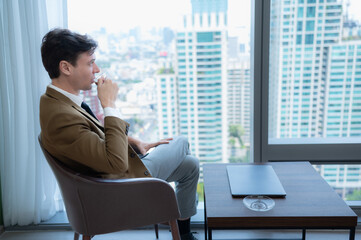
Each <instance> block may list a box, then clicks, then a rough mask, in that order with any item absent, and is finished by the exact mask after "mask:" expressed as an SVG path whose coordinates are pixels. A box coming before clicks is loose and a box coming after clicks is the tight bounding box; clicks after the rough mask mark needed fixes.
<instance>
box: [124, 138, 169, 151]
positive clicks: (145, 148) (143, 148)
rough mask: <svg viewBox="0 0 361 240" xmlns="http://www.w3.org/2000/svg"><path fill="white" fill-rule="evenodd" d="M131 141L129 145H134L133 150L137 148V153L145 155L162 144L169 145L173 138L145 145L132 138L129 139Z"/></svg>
mask: <svg viewBox="0 0 361 240" xmlns="http://www.w3.org/2000/svg"><path fill="white" fill-rule="evenodd" d="M128 139H129V143H130V145H132V147H133V148H135V149H136V150H138V151H137V152H139V153H140V154H142V155H145V154H146V153H147V152H148V151H149V149H151V148H153V147H156V146H159V145H161V144H168V143H169V141H170V140H173V138H165V139H162V140H159V141H158V142H154V143H145V142H141V141H139V140H136V139H134V138H132V137H128Z"/></svg>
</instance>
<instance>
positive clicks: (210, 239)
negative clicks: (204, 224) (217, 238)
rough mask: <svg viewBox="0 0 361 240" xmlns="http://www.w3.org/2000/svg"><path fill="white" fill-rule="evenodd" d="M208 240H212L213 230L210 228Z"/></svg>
mask: <svg viewBox="0 0 361 240" xmlns="http://www.w3.org/2000/svg"><path fill="white" fill-rule="evenodd" d="M208 240H212V229H210V228H208Z"/></svg>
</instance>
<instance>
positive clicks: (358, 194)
mask: <svg viewBox="0 0 361 240" xmlns="http://www.w3.org/2000/svg"><path fill="white" fill-rule="evenodd" d="M346 200H347V201H360V200H361V190H355V191H353V192H352V193H351V194H347V195H346Z"/></svg>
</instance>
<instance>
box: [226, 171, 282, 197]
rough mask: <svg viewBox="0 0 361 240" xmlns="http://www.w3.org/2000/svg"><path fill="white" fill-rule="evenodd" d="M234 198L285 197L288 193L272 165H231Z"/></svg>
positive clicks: (230, 181) (230, 177)
mask: <svg viewBox="0 0 361 240" xmlns="http://www.w3.org/2000/svg"><path fill="white" fill-rule="evenodd" d="M227 174H228V180H229V184H230V187H231V192H232V196H234V197H244V196H270V197H284V196H286V192H285V190H284V188H283V186H282V184H281V182H280V180H279V178H278V176H277V174H276V173H275V171H274V170H273V167H272V166H271V165H229V166H227Z"/></svg>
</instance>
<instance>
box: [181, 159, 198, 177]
mask: <svg viewBox="0 0 361 240" xmlns="http://www.w3.org/2000/svg"><path fill="white" fill-rule="evenodd" d="M184 161H185V165H186V169H187V170H188V171H189V172H190V173H192V174H193V175H199V160H198V158H196V157H194V156H191V155H188V156H187V157H186V158H185V159H184Z"/></svg>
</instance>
